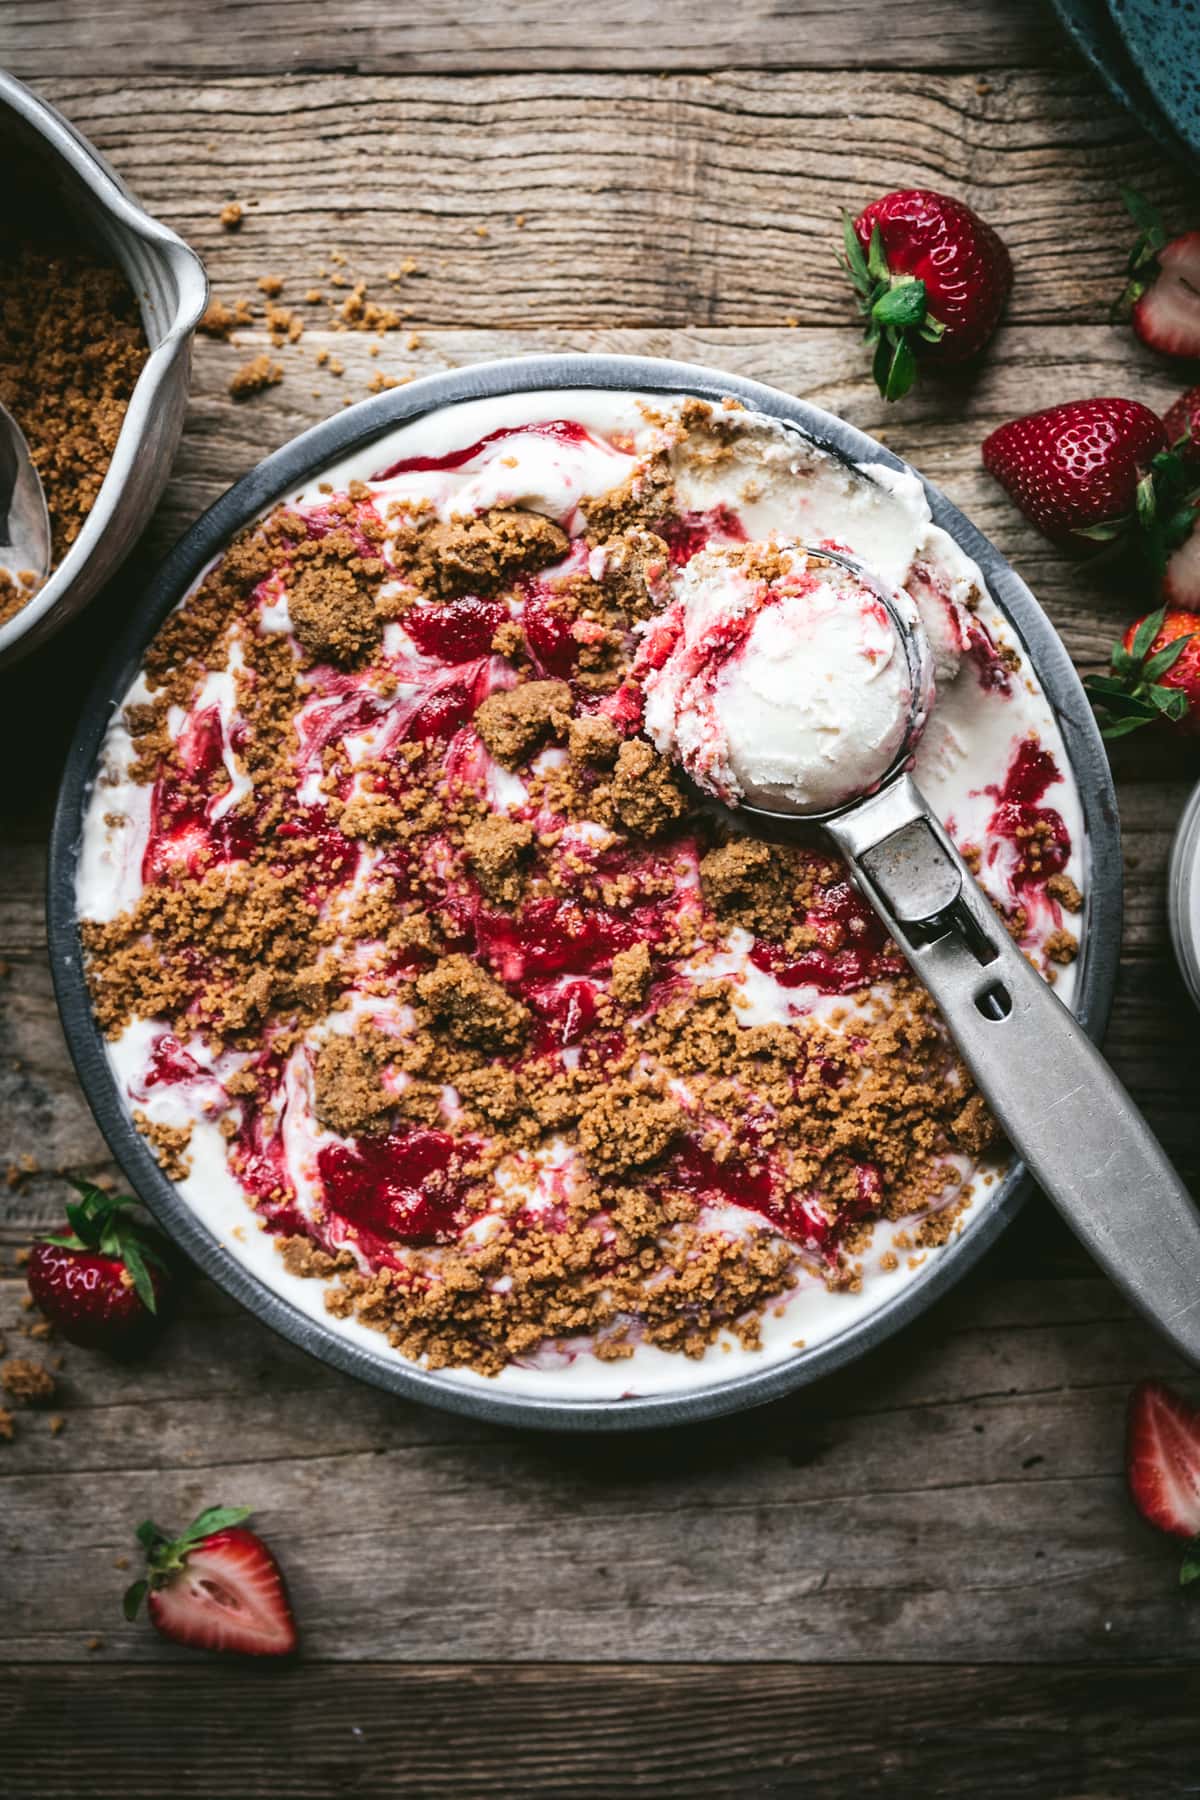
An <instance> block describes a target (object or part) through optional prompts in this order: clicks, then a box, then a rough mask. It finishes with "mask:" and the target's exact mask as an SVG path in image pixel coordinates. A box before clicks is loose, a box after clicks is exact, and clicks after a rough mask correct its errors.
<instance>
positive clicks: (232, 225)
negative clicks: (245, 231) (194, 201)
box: [219, 200, 245, 231]
mask: <svg viewBox="0 0 1200 1800" xmlns="http://www.w3.org/2000/svg"><path fill="white" fill-rule="evenodd" d="M219 217H220V220H221V225H222V228H223V229H224V230H225V231H238V230H240V228H241V223H242V220H243V218H244V217H245V214H244V213H243V211H242V208H241V205H240V203H239V202H238V201H237V200H231V201H230V202H229V204H228V205H227V206H223V207H222V208H221V211H220V214H219Z"/></svg>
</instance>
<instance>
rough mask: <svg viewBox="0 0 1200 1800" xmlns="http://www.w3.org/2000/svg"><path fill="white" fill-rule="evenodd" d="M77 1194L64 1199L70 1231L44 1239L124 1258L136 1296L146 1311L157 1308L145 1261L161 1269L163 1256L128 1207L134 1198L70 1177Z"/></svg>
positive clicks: (72, 1248)
mask: <svg viewBox="0 0 1200 1800" xmlns="http://www.w3.org/2000/svg"><path fill="white" fill-rule="evenodd" d="M71 1186H72V1187H73V1188H74V1189H75V1191H76V1193H77V1194H79V1196H80V1198H79V1199H78V1200H75V1201H69V1202H68V1203H67V1209H66V1210H67V1222H68V1224H69V1225H70V1227H71V1229H70V1231H69V1232H63V1233H60V1234H59V1235H57V1236H48V1237H46V1238H45V1239H44V1240H43V1241H44V1242H45V1243H47V1244H57V1245H59V1246H60V1247H61V1248H62V1249H65V1250H90V1251H94V1252H96V1253H98V1254H99V1255H101V1256H111V1257H113V1258H115V1259H116V1260H117V1261H118V1262H123V1263H124V1265H125V1267H126V1269H127V1270H128V1271H129V1277H130V1280H131V1281H132V1282H133V1285H134V1289H135V1291H136V1293H137V1296H138V1299H139V1300H140V1301H141V1302H142V1305H143V1306H144V1307H145V1308H146V1310H147V1312H150V1313H154V1312H157V1311H158V1300H157V1296H156V1295H155V1292H154V1282H153V1279H152V1278H151V1274H150V1268H149V1266H148V1265H150V1264H153V1265H154V1267H155V1268H158V1269H160V1270H161V1269H163V1268H164V1267H165V1264H164V1262H163V1259H162V1257H161V1256H160V1255H159V1254H158V1252H157V1251H156V1250H155V1249H154V1248H153V1247H152V1245H151V1244H150V1243H149V1242H148V1240H147V1238H146V1234H145V1232H144V1230H143V1229H142V1227H141V1226H140V1225H139V1224H138V1221H137V1219H136V1218H135V1217H133V1216H132V1215H131V1212H130V1209H131V1208H132V1207H134V1206H136V1204H137V1202H136V1201H135V1200H134V1199H133V1198H132V1197H131V1196H130V1195H128V1194H105V1193H103V1192H102V1191H101V1190H100V1189H99V1188H98V1187H93V1186H92V1184H91V1182H88V1181H75V1180H74V1179H72V1180H71Z"/></svg>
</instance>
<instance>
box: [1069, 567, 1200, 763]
mask: <svg viewBox="0 0 1200 1800" xmlns="http://www.w3.org/2000/svg"><path fill="white" fill-rule="evenodd" d="M1192 541H1194V540H1192ZM1189 547H1190V546H1185V548H1189ZM1176 554H1180V553H1179V552H1177V553H1176ZM1083 685H1084V687H1085V688H1086V689H1087V691H1088V695H1089V697H1090V699H1091V701H1092V704H1093V706H1094V707H1095V708H1096V711H1097V712H1098V713H1099V714H1100V715H1101V731H1102V733H1103V735H1104V736H1105V737H1106V738H1119V737H1128V735H1129V733H1130V732H1131V731H1137V730H1138V728H1139V727H1140V726H1142V725H1149V724H1152V723H1154V722H1158V723H1165V724H1169V725H1174V726H1176V727H1177V728H1178V729H1179V730H1180V731H1185V732H1198V731H1200V613H1195V612H1183V611H1179V612H1169V611H1168V610H1167V608H1166V607H1165V606H1160V607H1159V608H1158V611H1157V612H1152V613H1147V614H1146V616H1145V618H1142V619H1135V620H1134V622H1133V624H1132V625H1130V626H1129V628H1128V629H1127V631H1126V632H1125V635H1124V637H1123V638H1122V639H1121V641H1120V643H1117V644H1114V645H1113V651H1112V666H1111V670H1110V673H1109V674H1107V675H1089V676H1088V678H1087V680H1086V681H1085V682H1084V684H1083Z"/></svg>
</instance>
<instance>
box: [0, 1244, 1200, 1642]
mask: <svg viewBox="0 0 1200 1800" xmlns="http://www.w3.org/2000/svg"><path fill="white" fill-rule="evenodd" d="M1036 1225H1037V1220H1036V1219H1030V1221H1029V1223H1028V1225H1024V1224H1023V1227H1022V1230H1023V1233H1024V1236H1023V1245H1024V1251H1025V1266H1024V1268H1023V1269H1021V1270H1019V1271H1018V1272H1015V1273H1009V1274H1007V1275H1004V1274H1000V1275H994V1274H991V1273H989V1272H987V1271H984V1272H982V1273H979V1274H975V1275H973V1276H972V1277H970V1278H969V1279H968V1281H967V1282H966V1283H965V1284H964V1285H963V1287H962V1288H961V1289H960V1290H959V1291H958V1292H957V1293H956V1294H954V1295H952V1296H950V1297H949V1298H948V1299H947V1300H946V1301H945V1302H943V1303H942V1304H940V1305H939V1306H938V1307H936V1308H935V1309H934V1310H933V1311H932V1312H930V1313H929V1314H928V1315H927V1316H926V1317H925V1318H924V1319H923V1320H922V1321H921V1322H920V1323H919V1324H918V1325H917V1326H915V1327H914V1328H913V1329H912V1330H910V1331H909V1332H907V1333H906V1335H905V1338H904V1341H903V1355H897V1354H896V1352H895V1350H894V1349H893V1348H885V1349H884V1350H881V1351H880V1352H878V1353H876V1354H875V1355H873V1356H871V1357H869V1358H867V1359H866V1360H864V1361H863V1362H861V1363H860V1364H858V1365H857V1366H856V1367H855V1368H853V1369H850V1370H847V1371H844V1372H843V1373H841V1374H839V1375H837V1376H835V1377H833V1378H831V1379H830V1380H828V1381H826V1382H823V1383H821V1384H819V1385H818V1386H817V1387H814V1388H812V1389H809V1390H807V1391H804V1392H801V1393H798V1394H796V1395H794V1396H791V1397H789V1398H788V1399H787V1400H784V1401H781V1402H779V1403H776V1404H773V1405H771V1406H768V1407H765V1408H761V1409H759V1410H757V1411H755V1412H753V1413H751V1414H747V1415H743V1416H741V1417H735V1418H731V1419H727V1420H720V1421H716V1422H714V1423H712V1424H709V1425H703V1426H697V1427H690V1428H687V1429H684V1430H676V1431H670V1432H666V1431H664V1432H651V1433H646V1434H637V1435H635V1436H634V1437H632V1438H629V1439H624V1440H620V1441H618V1442H614V1441H613V1440H611V1439H608V1440H606V1439H594V1440H586V1439H577V1438H561V1437H556V1436H553V1435H541V1434H529V1433H524V1434H522V1433H517V1432H514V1431H508V1430H503V1429H500V1428H498V1427H494V1426H489V1425H486V1424H481V1423H475V1422H470V1421H463V1420H460V1419H456V1418H451V1417H449V1416H444V1415H441V1414H438V1413H434V1412H430V1411H427V1410H426V1409H424V1408H422V1407H418V1406H413V1405H407V1404H405V1403H403V1402H401V1401H398V1400H396V1399H394V1398H392V1397H390V1396H387V1395H384V1394H380V1393H376V1392H374V1391H372V1390H369V1389H367V1388H364V1387H362V1386H360V1385H357V1384H354V1383H351V1382H350V1381H348V1380H347V1379H346V1378H344V1377H342V1376H339V1375H337V1374H335V1373H334V1372H332V1371H331V1370H329V1369H327V1368H325V1367H323V1366H322V1365H320V1364H317V1363H314V1362H312V1361H311V1360H310V1359H308V1358H307V1357H305V1356H303V1355H302V1354H301V1353H299V1352H298V1351H295V1350H293V1349H291V1348H289V1347H288V1346H286V1345H284V1344H282V1343H281V1342H280V1341H279V1340H277V1339H276V1338H274V1337H272V1336H271V1335H270V1334H269V1333H268V1332H267V1331H266V1330H265V1329H264V1328H263V1327H262V1326H260V1325H259V1324H258V1323H257V1322H256V1321H254V1320H253V1319H251V1318H250V1317H248V1316H247V1315H245V1314H243V1313H241V1312H240V1311H237V1310H235V1309H234V1307H233V1306H232V1304H231V1303H230V1302H229V1301H227V1300H225V1299H224V1298H223V1297H222V1296H220V1295H218V1294H216V1293H215V1292H214V1291H213V1290H212V1289H211V1288H210V1287H209V1286H208V1285H207V1284H200V1285H199V1286H198V1287H197V1289H196V1290H195V1292H194V1293H193V1295H192V1296H191V1297H190V1300H189V1304H188V1307H187V1310H186V1314H185V1316H184V1317H183V1318H182V1319H180V1320H179V1321H178V1322H177V1323H176V1325H175V1326H174V1328H173V1329H172V1330H171V1331H170V1332H169V1334H168V1335H167V1336H166V1338H165V1339H164V1340H163V1343H162V1346H161V1348H160V1350H159V1352H158V1353H157V1354H156V1355H155V1357H154V1358H153V1360H152V1361H150V1362H148V1363H145V1364H139V1365H135V1366H132V1367H128V1368H119V1367H114V1366H113V1365H112V1364H110V1363H108V1362H106V1360H105V1359H104V1358H103V1357H101V1356H99V1355H96V1354H93V1353H90V1352H87V1351H84V1350H80V1349H76V1348H74V1347H72V1346H66V1347H65V1365H64V1368H63V1370H62V1372H61V1382H62V1386H61V1392H60V1395H59V1396H58V1398H57V1399H56V1401H55V1406H56V1407H58V1408H60V1409H61V1412H62V1416H63V1418H64V1419H65V1429H64V1430H63V1431H62V1433H61V1435H60V1436H57V1437H55V1436H53V1435H51V1432H50V1429H49V1423H48V1419H47V1416H46V1415H45V1414H43V1413H33V1412H23V1413H22V1414H21V1415H20V1417H19V1420H18V1435H17V1437H16V1439H15V1441H14V1442H13V1443H12V1444H9V1445H6V1446H4V1447H3V1455H2V1460H0V1515H2V1516H3V1521H4V1526H3V1533H2V1534H0V1589H2V1591H3V1592H4V1593H5V1595H6V1596H7V1599H6V1604H5V1645H6V1649H5V1654H6V1656H7V1657H9V1658H11V1659H13V1660H16V1661H19V1662H20V1661H54V1662H58V1661H62V1662H68V1663H69V1662H72V1661H77V1660H79V1659H80V1656H81V1652H82V1649H83V1646H84V1645H86V1643H87V1641H88V1640H89V1638H91V1637H92V1636H93V1635H96V1634H99V1635H101V1636H102V1637H103V1639H104V1647H103V1648H102V1649H101V1650H99V1651H97V1652H96V1655H97V1658H98V1659H99V1660H104V1659H108V1658H112V1659H116V1660H118V1661H125V1660H132V1661H137V1662H156V1661H162V1660H163V1659H164V1658H170V1657H171V1656H172V1654H173V1653H172V1652H171V1650H170V1649H169V1647H167V1646H164V1645H163V1643H162V1642H161V1641H160V1640H159V1639H158V1638H156V1637H155V1636H154V1634H153V1633H152V1632H150V1631H148V1630H147V1629H146V1626H145V1623H144V1622H141V1623H138V1624H135V1625H127V1624H125V1623H124V1621H123V1620H122V1619H121V1617H120V1614H119V1596H120V1592H121V1589H122V1587H123V1585H124V1583H125V1582H126V1581H127V1580H128V1579H129V1577H128V1575H127V1574H126V1573H124V1572H122V1571H119V1570H118V1569H117V1568H116V1567H115V1559H116V1558H117V1557H118V1556H120V1555H122V1554H128V1553H129V1552H130V1551H131V1549H134V1548H135V1547H134V1546H133V1545H132V1527H133V1525H134V1524H135V1523H136V1521H137V1520H138V1519H140V1518H142V1517H144V1516H146V1515H147V1514H153V1516H155V1517H157V1518H160V1519H161V1520H162V1521H163V1522H164V1523H168V1524H169V1523H171V1522H174V1521H176V1520H178V1521H181V1522H182V1521H184V1520H186V1519H188V1518H191V1517H192V1516H193V1515H194V1514H195V1513H196V1512H197V1511H198V1510H199V1509H200V1507H201V1506H203V1505H205V1504H212V1503H217V1502H219V1503H222V1504H226V1503H236V1504H244V1505H248V1506H252V1507H254V1509H255V1511H256V1515H257V1517H258V1519H259V1521H260V1523H261V1526H262V1528H263V1530H264V1531H265V1532H267V1534H268V1535H269V1537H270V1539H271V1541H272V1543H273V1544H274V1545H275V1547H276V1548H277V1549H278V1551H279V1553H280V1555H281V1557H282V1558H283V1560H284V1563H285V1566H286V1569H287V1572H288V1577H289V1581H290V1583H291V1586H292V1589H293V1592H294V1595H295V1599H296V1605H297V1610H298V1614H299V1616H300V1617H301V1618H302V1619H303V1621H304V1629H305V1642H306V1653H307V1654H308V1655H309V1656H311V1657H313V1658H316V1659H318V1660H329V1659H334V1660H342V1659H348V1660H364V1659H366V1660H370V1659H383V1660H389V1661H391V1660H395V1661H401V1662H406V1661H430V1660H432V1661H442V1660H446V1661H456V1660H470V1661H501V1660H506V1661H513V1660H516V1661H531V1662H542V1661H551V1662H554V1661H558V1660H560V1659H563V1658H566V1659H585V1660H600V1661H605V1662H625V1661H685V1662H686V1661H692V1660H708V1659H710V1658H713V1657H714V1656H715V1657H717V1658H719V1659H720V1660H723V1661H747V1662H757V1661H760V1660H762V1659H770V1658H780V1659H783V1660H787V1661H792V1662H819V1661H824V1660H830V1659H833V1660H839V1661H849V1662H858V1661H866V1662H873V1661H878V1660H886V1661H896V1660H898V1661H913V1660H915V1661H920V1660H922V1659H926V1660H928V1659H932V1660H936V1661H941V1662H946V1663H952V1662H956V1661H971V1662H988V1663H993V1662H1012V1661H1021V1662H1034V1661H1045V1662H1053V1661H1056V1660H1076V1661H1091V1662H1095V1663H1096V1664H1097V1665H1100V1666H1105V1665H1108V1664H1110V1663H1112V1662H1114V1661H1121V1660H1129V1659H1133V1660H1140V1659H1147V1658H1149V1659H1154V1658H1160V1659H1168V1660H1170V1659H1180V1658H1186V1657H1193V1658H1194V1657H1197V1656H1198V1655H1200V1615H1198V1614H1197V1612H1196V1610H1195V1608H1194V1607H1189V1606H1188V1605H1187V1602H1186V1597H1185V1596H1183V1595H1182V1594H1181V1592H1180V1590H1179V1588H1178V1586H1177V1584H1176V1581H1175V1567H1176V1563H1177V1560H1178V1558H1177V1551H1176V1548H1175V1546H1173V1545H1172V1544H1170V1543H1169V1542H1167V1541H1166V1540H1164V1539H1161V1538H1159V1537H1156V1536H1155V1535H1154V1534H1153V1533H1152V1532H1150V1531H1149V1530H1148V1529H1147V1528H1146V1527H1144V1526H1143V1525H1142V1524H1141V1523H1140V1521H1139V1520H1138V1519H1137V1518H1136V1516H1135V1514H1134V1513H1133V1511H1132V1508H1131V1507H1130V1505H1129V1501H1128V1497H1127V1495H1126V1493H1125V1485H1124V1476H1123V1469H1122V1417H1123V1410H1124V1405H1125V1398H1126V1394H1127V1392H1128V1389H1129V1386H1130V1384H1131V1383H1132V1381H1133V1380H1134V1379H1136V1378H1137V1377H1138V1376H1139V1375H1141V1374H1144V1373H1149V1372H1155V1373H1158V1374H1160V1375H1163V1376H1165V1377H1167V1378H1169V1379H1172V1380H1179V1379H1182V1385H1183V1387H1184V1390H1185V1391H1190V1392H1193V1393H1198V1394H1200V1387H1198V1386H1197V1383H1196V1381H1195V1380H1194V1379H1192V1380H1189V1379H1188V1378H1187V1376H1186V1374H1185V1372H1184V1371H1183V1370H1182V1368H1181V1366H1180V1364H1179V1363H1178V1361H1177V1359H1176V1358H1174V1357H1173V1356H1172V1355H1171V1354H1170V1353H1169V1352H1167V1351H1165V1350H1163V1349H1162V1348H1161V1347H1160V1346H1159V1345H1158V1344H1157V1342H1156V1341H1155V1340H1154V1338H1153V1335H1152V1334H1151V1333H1150V1331H1149V1330H1148V1328H1146V1327H1145V1326H1144V1325H1142V1324H1141V1323H1140V1321H1137V1320H1135V1319H1134V1318H1132V1317H1131V1315H1130V1314H1129V1312H1128V1310H1127V1309H1126V1308H1125V1306H1124V1305H1123V1303H1122V1302H1120V1301H1119V1300H1118V1299H1117V1298H1116V1296H1115V1295H1114V1294H1113V1292H1112V1290H1111V1288H1109V1286H1108V1285H1107V1284H1106V1283H1104V1282H1103V1281H1100V1280H1097V1279H1094V1278H1086V1277H1085V1278H1078V1277H1067V1278H1050V1279H1047V1280H1043V1281H1030V1280H1029V1279H1028V1278H1027V1273H1026V1271H1027V1270H1028V1269H1029V1267H1030V1266H1031V1265H1032V1266H1033V1267H1036V1266H1037V1258H1038V1257H1039V1256H1040V1254H1041V1250H1040V1246H1041V1243H1042V1233H1041V1232H1039V1231H1037V1230H1036V1229H1035V1227H1036ZM20 1290H21V1284H20V1283H19V1282H18V1281H16V1280H13V1279H8V1280H6V1281H0V1330H4V1331H5V1335H6V1336H7V1337H8V1340H9V1348H10V1352H11V1351H12V1350H14V1349H21V1348H27V1347H28V1346H27V1345H26V1344H25V1340H24V1339H23V1338H22V1337H21V1336H20V1326H21V1323H22V1322H23V1319H24V1316H25V1315H23V1314H22V1313H21V1311H20V1306H19V1293H20ZM48 1555H49V1556H50V1558H51V1563H50V1566H49V1567H48V1565H47V1560H46V1559H47V1556H48Z"/></svg>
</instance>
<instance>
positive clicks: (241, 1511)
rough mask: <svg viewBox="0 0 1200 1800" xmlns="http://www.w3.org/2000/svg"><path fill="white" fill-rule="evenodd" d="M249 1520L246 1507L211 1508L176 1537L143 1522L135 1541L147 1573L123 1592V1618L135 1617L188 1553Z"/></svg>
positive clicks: (145, 1521)
mask: <svg viewBox="0 0 1200 1800" xmlns="http://www.w3.org/2000/svg"><path fill="white" fill-rule="evenodd" d="M249 1517H250V1508H249V1507H248V1506H210V1507H208V1508H207V1509H206V1510H205V1511H204V1512H202V1513H201V1514H200V1515H199V1517H198V1518H195V1519H193V1520H192V1522H191V1524H190V1525H189V1526H188V1528H187V1530H186V1531H184V1532H182V1533H181V1534H180V1536H179V1537H177V1538H173V1537H171V1536H170V1534H169V1533H168V1532H166V1531H164V1530H163V1529H162V1527H161V1526H160V1525H156V1524H155V1523H154V1521H153V1520H152V1519H144V1520H143V1521H142V1523H141V1524H140V1525H139V1526H138V1528H137V1540H138V1543H139V1544H140V1545H141V1546H142V1549H143V1550H144V1551H145V1554H146V1574H145V1575H144V1576H143V1577H142V1579H141V1580H140V1581H135V1582H134V1583H133V1584H132V1586H130V1587H128V1588H127V1589H126V1590H125V1599H124V1608H125V1617H126V1618H127V1619H135V1618H136V1617H137V1613H138V1608H139V1607H140V1606H141V1604H142V1601H143V1600H144V1599H145V1597H146V1595H147V1593H148V1592H149V1590H150V1589H151V1588H152V1587H156V1586H161V1585H162V1584H163V1583H164V1582H165V1581H166V1580H167V1579H168V1578H169V1577H170V1576H171V1575H173V1574H176V1573H177V1572H178V1571H179V1570H180V1569H182V1568H183V1567H184V1565H185V1564H186V1562H187V1555H188V1551H189V1550H194V1549H195V1548H196V1546H197V1544H201V1543H203V1542H204V1540H205V1539H206V1538H210V1537H212V1536H213V1534H214V1533H215V1532H218V1531H227V1530H228V1529H229V1527H230V1526H231V1525H240V1524H241V1523H242V1522H243V1520H245V1519H248V1518H249Z"/></svg>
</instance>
